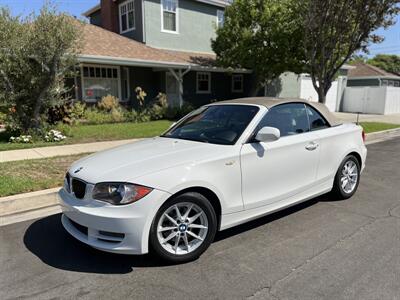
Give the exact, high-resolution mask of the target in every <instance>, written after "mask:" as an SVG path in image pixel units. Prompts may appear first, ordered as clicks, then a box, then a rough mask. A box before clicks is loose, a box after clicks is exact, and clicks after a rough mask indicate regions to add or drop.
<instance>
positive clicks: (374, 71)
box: [348, 62, 400, 78]
mask: <svg viewBox="0 0 400 300" xmlns="http://www.w3.org/2000/svg"><path fill="white" fill-rule="evenodd" d="M353 66H354V67H355V68H354V69H351V70H349V72H348V77H349V78H352V77H374V76H375V77H399V76H398V75H396V74H393V73H390V72H386V71H385V70H382V69H380V68H378V67H375V66H372V65H369V64H366V63H363V62H357V63H355V64H354V65H353ZM399 78H400V77H399Z"/></svg>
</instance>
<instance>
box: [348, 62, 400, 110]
mask: <svg viewBox="0 0 400 300" xmlns="http://www.w3.org/2000/svg"><path fill="white" fill-rule="evenodd" d="M353 66H354V67H355V68H353V69H352V70H350V71H349V74H348V80H347V87H346V89H345V92H344V96H343V111H345V112H361V113H368V114H394V113H400V76H398V75H396V74H393V73H389V72H386V71H384V70H382V69H380V68H378V67H375V66H371V65H368V64H366V63H362V62H360V63H356V64H354V65H353Z"/></svg>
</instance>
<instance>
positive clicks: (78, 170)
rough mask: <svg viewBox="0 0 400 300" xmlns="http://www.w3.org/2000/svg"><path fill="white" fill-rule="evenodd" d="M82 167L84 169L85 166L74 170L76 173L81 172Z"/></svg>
mask: <svg viewBox="0 0 400 300" xmlns="http://www.w3.org/2000/svg"><path fill="white" fill-rule="evenodd" d="M82 169H83V167H80V168H78V169H76V170H75V171H74V174H76V173H79V172H80V171H81V170H82Z"/></svg>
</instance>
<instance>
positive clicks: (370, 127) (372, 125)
mask: <svg viewBox="0 0 400 300" xmlns="http://www.w3.org/2000/svg"><path fill="white" fill-rule="evenodd" d="M360 125H361V126H362V127H363V128H364V131H365V133H371V132H377V131H383V130H388V129H394V128H400V125H399V124H389V123H378V122H361V123H360Z"/></svg>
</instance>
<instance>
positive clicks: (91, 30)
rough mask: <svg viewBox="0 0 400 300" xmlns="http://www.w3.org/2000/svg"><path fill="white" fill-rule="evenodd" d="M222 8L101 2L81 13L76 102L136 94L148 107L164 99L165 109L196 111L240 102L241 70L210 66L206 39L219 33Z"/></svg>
mask: <svg viewBox="0 0 400 300" xmlns="http://www.w3.org/2000/svg"><path fill="white" fill-rule="evenodd" d="M227 5H229V1H223V0H101V2H100V3H99V4H98V5H96V6H95V7H93V8H91V9H90V10H88V11H87V12H85V13H84V16H86V17H87V18H88V19H89V22H90V24H82V25H81V26H82V32H83V47H82V48H83V49H82V51H81V54H80V55H79V62H80V65H79V71H80V72H79V73H80V75H79V76H78V77H76V78H75V86H76V91H75V92H76V93H75V94H76V95H75V96H76V98H77V99H82V100H84V101H86V102H96V101H99V100H100V99H101V98H102V96H105V95H107V94H111V95H114V96H116V97H118V98H119V99H120V101H123V102H126V103H132V104H133V103H135V93H134V89H135V88H136V87H137V86H140V87H141V88H142V89H144V90H145V91H146V93H147V95H148V96H147V99H153V98H155V97H156V95H157V94H158V93H159V92H163V93H166V95H167V99H168V102H169V104H170V105H171V106H182V105H183V103H184V101H185V102H188V103H190V104H192V105H193V106H200V105H203V104H205V103H209V102H210V101H212V100H224V99H230V98H239V97H244V96H247V95H248V94H249V92H250V86H251V80H252V74H251V71H249V70H244V69H241V70H227V69H223V68H219V67H218V66H216V63H215V59H216V56H215V54H214V53H213V52H212V50H211V42H210V41H211V39H212V38H213V37H215V28H216V26H222V24H223V21H224V9H225V7H226V6H227Z"/></svg>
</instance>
